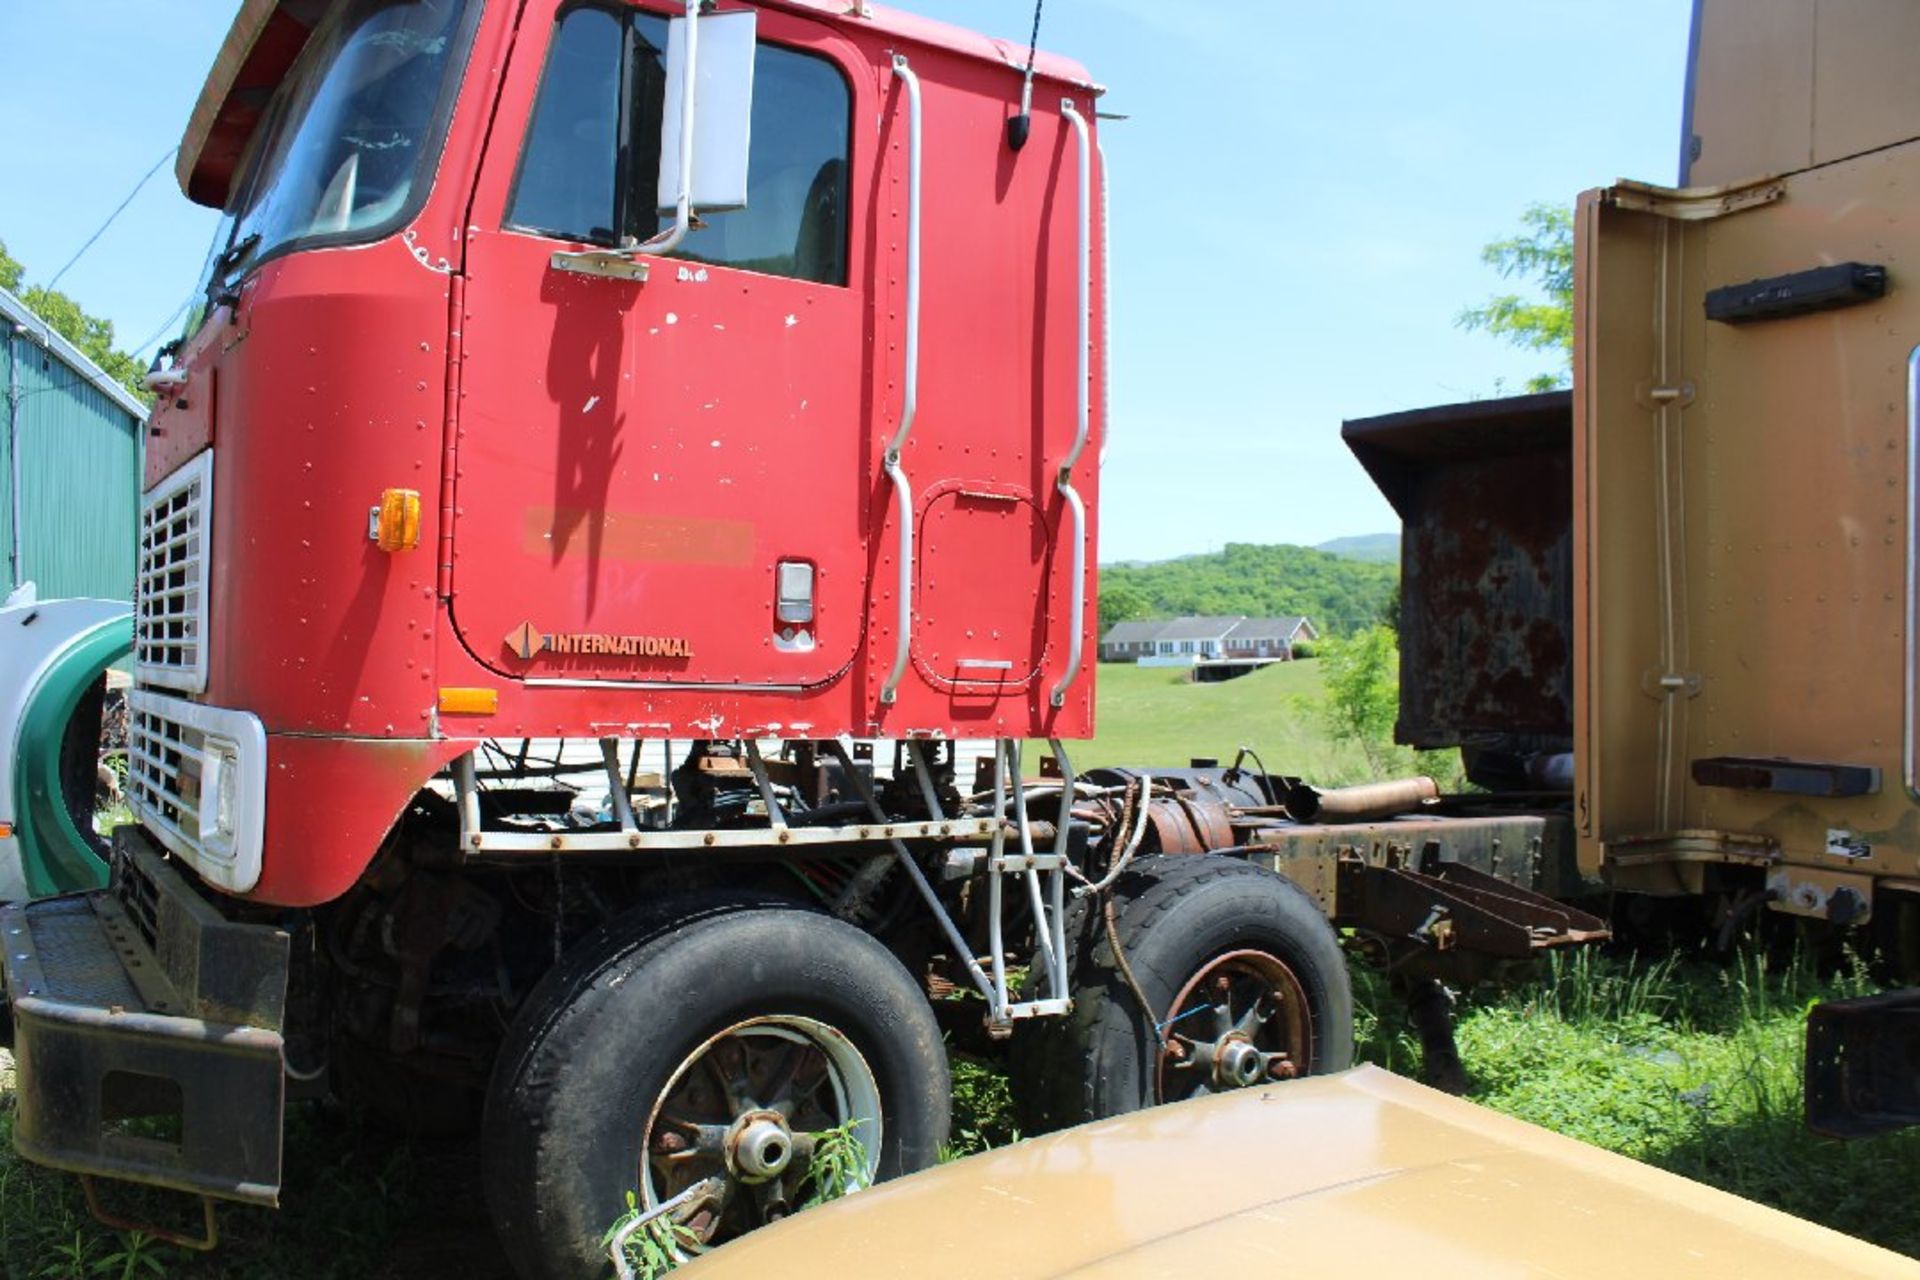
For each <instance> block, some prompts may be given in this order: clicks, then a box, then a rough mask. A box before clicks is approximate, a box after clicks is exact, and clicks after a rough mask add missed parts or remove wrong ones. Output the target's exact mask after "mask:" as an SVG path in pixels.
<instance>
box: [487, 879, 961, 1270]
mask: <svg viewBox="0 0 1920 1280" xmlns="http://www.w3.org/2000/svg"><path fill="white" fill-rule="evenodd" d="M633 932H637V933H639V934H641V935H642V936H640V937H637V938H635V937H623V936H621V934H622V931H621V930H619V929H615V930H613V931H611V932H610V933H609V934H608V935H607V936H605V937H603V938H602V939H600V940H599V941H598V943H597V945H596V944H589V945H588V948H587V953H586V954H585V955H582V956H580V957H572V958H569V960H568V961H566V962H563V963H562V965H560V966H559V967H558V968H557V969H556V970H555V971H554V973H553V974H551V975H549V977H548V979H547V980H545V981H543V982H542V984H541V986H540V987H539V988H537V989H536V990H535V992H534V994H533V995H532V996H531V997H530V998H529V1000H528V1002H527V1007H526V1008H525V1009H524V1010H523V1011H522V1013H521V1014H520V1017H519V1018H518V1019H517V1020H516V1023H515V1028H514V1031H513V1033H511V1034H510V1035H509V1038H508V1043H507V1045H506V1046H504V1047H503V1050H502V1053H501V1056H500V1060H499V1063H498V1064H497V1066H496V1069H495V1075H494V1079H493V1081H492V1084H491V1086H490V1088H489V1094H488V1101H487V1112H486V1118H485V1144H486V1166H487V1167H486V1183H487V1199H488V1202H489V1206H490V1208H491V1209H492V1211H493V1214H494V1218H495V1222H496V1224H497V1226H498V1228H499V1234H500V1238H501V1240H502V1241H503V1242H504V1244H505V1245H506V1248H507V1251H508V1253H509V1254H510V1256H511V1257H512V1259H513V1262H514V1265H515V1267H516V1268H517V1269H518V1270H519V1271H520V1273H521V1274H522V1275H524V1276H527V1277H529V1280H533V1278H535V1277H538V1278H539V1280H550V1278H552V1280H559V1278H566V1277H575V1276H579V1277H587V1276H598V1275H600V1274H603V1273H604V1272H605V1271H606V1269H607V1256H606V1252H605V1251H604V1249H602V1248H601V1247H600V1240H601V1238H602V1236H603V1235H604V1234H605V1232H606V1231H607V1229H608V1227H610V1226H611V1225H612V1224H613V1223H614V1221H615V1220H616V1219H618V1218H619V1217H620V1216H621V1215H622V1214H623V1213H624V1212H625V1210H626V1196H627V1193H628V1192H635V1193H637V1197H638V1200H639V1203H640V1204H641V1205H642V1206H647V1205H651V1204H656V1203H659V1202H660V1201H662V1200H664V1199H666V1198H668V1197H670V1196H672V1195H674V1194H675V1193H677V1192H678V1191H680V1190H684V1189H686V1188H687V1187H689V1186H695V1185H701V1186H703V1187H705V1188H709V1189H711V1191H710V1192H709V1191H708V1190H703V1191H702V1192H701V1193H700V1194H699V1195H698V1196H697V1197H696V1198H695V1200H694V1201H692V1202H691V1203H690V1204H689V1205H687V1206H686V1207H685V1208H683V1209H682V1210H679V1211H676V1213H675V1215H674V1216H675V1218H676V1219H677V1220H679V1221H681V1222H683V1223H684V1224H686V1225H688V1226H689V1227H691V1228H692V1229H693V1231H694V1232H695V1234H696V1235H698V1236H699V1237H700V1238H701V1240H702V1241H703V1243H705V1244H717V1243H720V1242H722V1241H723V1240H725V1239H727V1238H730V1237H731V1236H733V1235H737V1234H740V1233H741V1232H742V1231H745V1230H748V1229H751V1228H752V1227H753V1226H757V1225H759V1224H760V1222H761V1221H764V1220H769V1219H771V1218H773V1217H777V1216H780V1215H781V1214H783V1213H785V1212H788V1211H790V1210H791V1209H793V1208H796V1207H798V1205H799V1204H800V1203H801V1202H802V1200H801V1197H802V1195H803V1194H804V1184H805V1182H806V1173H807V1169H806V1163H805V1162H806V1159H807V1153H808V1152H809V1151H810V1150H811V1146H812V1140H811V1136H810V1135H811V1134H813V1133H817V1132H821V1131H824V1130H825V1129H829V1128H833V1127H835V1126H837V1125H840V1124H843V1123H846V1124H851V1125H852V1127H853V1132H854V1134H855V1136H856V1137H859V1138H861V1140H862V1143H863V1145H864V1147H865V1150H866V1155H867V1157H868V1165H867V1169H868V1173H869V1175H870V1176H872V1177H875V1178H882V1179H884V1178H888V1177H892V1176H894V1175H896V1174H900V1173H906V1172H911V1171H913V1170H915V1169H919V1168H923V1167H925V1166H927V1165H930V1164H932V1163H933V1162H934V1161H935V1160H936V1159H937V1158H938V1155H939V1151H940V1147H941V1145H942V1144H943V1143H944V1142H945V1141H946V1138H947V1129H948V1108H949V1095H950V1092H951V1085H950V1081H949V1078H948V1073H947V1060H946V1053H945V1050H944V1047H943V1045H942V1042H941V1038H940V1031H939V1028H938V1027H937V1025H936V1024H935V1022H934V1018H933V1013H932V1010H931V1009H930V1008H929V1007H928V1005H927V1002H926V999H925V997H924V996H923V995H922V994H921V992H920V990H919V989H918V987H917V986H916V985H915V983H914V981H913V979H912V977H911V976H910V975H909V974H908V973H907V971H906V970H905V969H904V968H902V967H901V965H900V963H899V962H898V961H897V960H895V959H894V957H893V956H892V955H891V954H890V953H889V952H888V951H887V950H886V949H885V948H884V947H882V946H881V945H880V944H879V943H878V942H876V941H874V940H873V939H872V938H871V937H869V936H867V935H866V934H864V933H862V932H861V931H859V930H858V929H855V928H853V927H852V926H850V925H847V924H844V923H842V922H840V921H838V920H834V919H832V918H830V917H828V916H824V915H820V914H818V913H815V912H812V911H807V910H804V909H800V908H797V907H789V906H768V905H765V904H764V902H761V903H758V904H754V905H751V906H743V907H742V908H741V909H738V910H732V911H725V910H722V911H719V912H717V913H711V912H710V913H709V914H707V915H705V916H704V917H697V918H694V919H692V920H690V921H683V922H681V923H678V924H674V925H671V926H667V927H665V928H664V929H663V928H662V927H661V926H660V925H659V924H658V916H657V915H655V917H654V923H653V924H652V925H651V928H650V929H647V928H641V929H636V930H634V931H633ZM762 1095H764V1096H762ZM875 1130H877V1131H878V1133H877V1140H876V1135H875Z"/></svg>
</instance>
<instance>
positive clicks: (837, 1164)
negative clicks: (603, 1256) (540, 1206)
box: [600, 1117, 870, 1280]
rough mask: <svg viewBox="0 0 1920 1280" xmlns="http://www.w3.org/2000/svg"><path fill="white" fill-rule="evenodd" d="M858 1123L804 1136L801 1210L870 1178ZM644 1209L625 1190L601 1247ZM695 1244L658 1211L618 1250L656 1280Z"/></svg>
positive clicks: (638, 1279)
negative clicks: (808, 1150)
mask: <svg viewBox="0 0 1920 1280" xmlns="http://www.w3.org/2000/svg"><path fill="white" fill-rule="evenodd" d="M860 1123H861V1122H860V1120H859V1119H858V1118H857V1117H854V1118H851V1119H848V1120H845V1121H843V1122H842V1123H840V1124H838V1125H836V1126H834V1127H833V1128H831V1129H823V1130H821V1131H820V1132H818V1133H813V1134H810V1135H808V1136H809V1137H811V1138H812V1139H813V1155H812V1156H811V1158H809V1159H808V1161H807V1171H806V1174H805V1175H804V1176H803V1177H802V1178H801V1180H800V1187H799V1190H801V1191H803V1192H806V1193H807V1195H806V1198H805V1199H804V1200H802V1201H801V1202H800V1208H802V1209H811V1208H813V1207H814V1206H816V1205H822V1204H826V1203H827V1202H828V1201H830V1200H838V1199H840V1198H841V1197H842V1196H846V1195H850V1194H852V1193H853V1192H855V1191H858V1190H859V1189H860V1188H862V1187H864V1186H866V1185H867V1183H868V1182H869V1181H870V1175H869V1173H868V1160H867V1145H866V1143H864V1142H862V1141H861V1140H860V1137H859V1135H858V1134H857V1133H856V1132H855V1130H857V1129H858V1128H859V1127H860ZM644 1212H645V1210H643V1209H641V1207H640V1198H639V1196H638V1195H637V1194H636V1193H634V1192H632V1191H629V1192H627V1211H626V1212H625V1213H623V1214H621V1215H620V1217H619V1218H618V1219H616V1220H615V1221H614V1224H613V1225H612V1226H610V1227H608V1228H607V1233H606V1234H605V1235H604V1236H602V1237H600V1247H601V1248H603V1249H611V1248H612V1247H613V1242H614V1240H615V1239H616V1238H617V1237H618V1236H619V1235H620V1233H621V1232H623V1231H626V1230H627V1229H628V1228H629V1227H630V1226H631V1225H632V1224H633V1223H634V1221H635V1220H637V1219H638V1218H639V1217H640V1216H641V1214H642V1213H644ZM699 1244H700V1237H699V1236H697V1235H695V1234H694V1232H693V1231H692V1230H691V1229H689V1228H688V1227H686V1226H683V1225H682V1224H681V1223H679V1222H677V1221H675V1220H674V1218H673V1216H672V1215H671V1214H661V1215H659V1216H657V1217H653V1218H649V1219H647V1221H645V1222H643V1223H641V1224H640V1226H639V1228H638V1229H637V1230H635V1231H634V1232H633V1234H632V1235H629V1236H628V1237H627V1238H626V1241H625V1243H624V1245H623V1246H622V1248H623V1252H624V1255H625V1259H626V1264H627V1268H628V1270H629V1271H631V1273H632V1274H633V1277H634V1280H660V1278H661V1277H662V1276H664V1275H666V1274H667V1273H668V1272H670V1271H673V1270H674V1269H676V1268H677V1267H679V1266H680V1264H681V1263H683V1262H685V1261H687V1259H688V1258H690V1257H691V1256H693V1254H692V1251H693V1250H694V1249H696V1248H697V1247H698V1246H699Z"/></svg>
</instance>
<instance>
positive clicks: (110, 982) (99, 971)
mask: <svg viewBox="0 0 1920 1280" xmlns="http://www.w3.org/2000/svg"><path fill="white" fill-rule="evenodd" d="M0 943H4V944H5V952H4V955H5V965H4V970H3V971H0V972H4V977H5V987H6V995H7V997H8V998H9V999H10V1000H11V1002H12V1007H13V1021H14V1050H13V1052H14V1061H15V1069H16V1077H17V1078H16V1081H15V1093H16V1099H17V1102H16V1105H17V1115H16V1118H15V1122H14V1146H15V1147H16V1148H17V1149H18V1151H19V1152H20V1154H21V1155H22V1156H24V1157H26V1158H27V1159H29V1160H32V1161H34V1162H36V1163H38V1164H44V1165H49V1166H51V1167H53V1168H56V1169H65V1170H68V1171H70V1172H73V1173H82V1174H92V1175H97V1176H100V1177H107V1178H118V1179H123V1180H126V1181H131V1182H143V1183H149V1184H152V1185H155V1186H162V1187H171V1188H175V1189H177V1190H181V1191H190V1192H194V1193H197V1194H201V1195H209V1196H218V1197H222V1198H225V1199H231V1200H240V1201H245V1202H247V1203H252V1204H275V1203H277V1202H278V1198H279V1194H280V1147H281V1120H282V1111H283V1107H284V1104H285V1071H284V1064H283V1058H282V1041H281V1034H280V1032H281V1019H282V1016H283V1012H284V1006H285V1000H286V979H287V949H288V939H287V935H286V933H285V932H283V931H281V930H279V929H276V928H272V927H270V926H263V925H250V924H236V923H234V922H232V921H229V920H227V919H225V918H224V917H222V916H221V915H220V913H219V912H218V911H216V910H215V909H214V908H213V907H212V906H211V905H210V904H209V903H207V902H206V901H205V900H204V899H202V898H200V897H199V896H198V895H197V894H195V893H194V892H193V890H192V889H191V888H189V887H188V885H187V883H186V881H185V880H183V879H182V878H181V877H180V875H179V873H178V872H176V871H175V870H174V869H173V868H172V867H171V866H169V865H168V864H167V863H166V861H165V860H164V859H163V858H162V857H161V855H160V852H159V850H158V849H157V848H156V847H155V846H154V844H153V843H152V841H151V840H150V838H149V837H147V835H146V834H145V833H144V832H142V831H141V830H140V829H139V828H137V827H122V828H121V829H120V830H119V831H118V832H117V833H116V834H115V839H114V875H113V883H112V884H111V885H110V886H109V887H108V888H106V889H103V890H100V891H99V892H96V893H86V894H75V895H70V896H67V897H61V898H47V899H43V900H41V901H38V902H30V903H23V904H19V905H16V906H11V907H7V908H5V909H3V910H0Z"/></svg>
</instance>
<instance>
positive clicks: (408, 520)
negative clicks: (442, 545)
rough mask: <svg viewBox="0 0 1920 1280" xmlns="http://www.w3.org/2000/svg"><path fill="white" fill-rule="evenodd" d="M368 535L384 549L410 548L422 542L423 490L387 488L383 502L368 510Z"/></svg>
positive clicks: (382, 493) (381, 494)
mask: <svg viewBox="0 0 1920 1280" xmlns="http://www.w3.org/2000/svg"><path fill="white" fill-rule="evenodd" d="M367 539H368V540H369V541H370V542H373V543H374V544H375V545H377V546H378V547H379V548H380V549H381V550H382V551H411V550H413V549H414V548H415V547H417V546H419V545H420V491H419V490H418V489H384V490H382V491H381V493H380V505H379V506H377V507H374V508H373V509H371V510H370V511H368V512H367Z"/></svg>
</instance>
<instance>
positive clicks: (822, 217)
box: [507, 8, 852, 285]
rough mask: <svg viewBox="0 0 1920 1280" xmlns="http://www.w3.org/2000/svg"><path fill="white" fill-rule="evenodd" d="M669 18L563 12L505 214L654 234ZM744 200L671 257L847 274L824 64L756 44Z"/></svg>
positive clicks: (523, 223)
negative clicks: (744, 205)
mask: <svg viewBox="0 0 1920 1280" xmlns="http://www.w3.org/2000/svg"><path fill="white" fill-rule="evenodd" d="M666 46H667V23H666V20H665V19H663V18H659V17H656V16H654V15H652V14H645V13H638V12H634V11H632V10H628V11H625V12H624V13H621V14H615V13H613V12H611V11H608V10H604V9H599V8H576V9H572V10H569V11H568V12H567V13H566V14H565V15H564V16H563V17H562V18H561V20H560V27H559V29H558V30H557V31H556V32H555V33H554V39H553V45H552V48H551V50H550V52H549V53H548V55H547V66H546V69H545V71H544V72H543V74H542V77H541V84H540V95H539V98H538V100H537V101H536V102H535V104H534V111H533V122H532V124H531V126H530V127H529V128H528V131H527V140H526V145H525V148H524V150H523V153H522V155H521V161H520V175H519V178H518V179H517V181H516V184H515V188H514V195H513V200H512V202H511V204H510V206H509V209H508V214H507V222H508V224H509V225H511V226H514V227H517V228H520V229H522V230H526V231H534V232H541V233H545V234H548V235H553V236H560V237H565V238H567V239H573V240H583V241H587V242H590V243H596V244H606V245H612V244H615V243H617V242H618V240H619V238H620V237H616V236H615V235H614V233H613V231H612V228H613V227H615V226H618V227H620V229H621V233H622V235H623V236H625V237H629V238H631V239H632V240H646V239H647V238H649V237H651V236H653V235H654V234H656V233H657V232H658V231H659V230H660V229H661V227H662V225H663V219H662V217H661V215H660V213H659V211H658V210H657V209H655V208H654V203H655V190H656V187H657V184H658V180H659V170H660V120H661V115H662V110H663V100H664V95H665V90H666ZM753 74H754V101H753V124H752V143H751V145H752V152H751V155H750V157H749V161H748V189H747V207H746V208H744V209H739V210H735V211H732V212H728V213H710V214H704V215H702V217H701V220H700V221H701V224H702V225H699V226H696V227H695V228H694V230H693V231H692V232H690V233H689V234H688V235H687V237H686V239H685V240H683V241H682V242H681V245H680V248H679V249H678V250H676V252H675V256H676V257H681V258H686V259H689V260H691V261H694V262H705V263H711V264H713V265H715V266H725V267H737V268H740V269H741V270H745V271H758V272H762V273H764V274H767V275H777V276H787V277H790V278H792V279H797V280H812V281H815V282H816V283H820V284H834V285H843V284H845V283H846V282H847V227H848V213H847V156H848V146H849V117H850V114H851V110H852V100H851V95H850V94H849V91H848V89H847V82H846V80H845V79H844V77H842V76H841V74H840V71H839V69H838V68H837V67H835V66H834V64H833V63H831V62H829V61H828V60H827V59H825V58H820V57H816V56H814V55H812V54H807V53H801V52H799V51H797V50H794V49H789V48H785V47H783V46H780V45H774V44H767V43H764V42H763V43H762V44H761V45H760V47H759V50H758V52H757V53H756V54H755V58H754V73H753Z"/></svg>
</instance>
